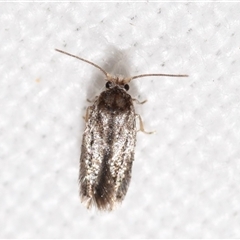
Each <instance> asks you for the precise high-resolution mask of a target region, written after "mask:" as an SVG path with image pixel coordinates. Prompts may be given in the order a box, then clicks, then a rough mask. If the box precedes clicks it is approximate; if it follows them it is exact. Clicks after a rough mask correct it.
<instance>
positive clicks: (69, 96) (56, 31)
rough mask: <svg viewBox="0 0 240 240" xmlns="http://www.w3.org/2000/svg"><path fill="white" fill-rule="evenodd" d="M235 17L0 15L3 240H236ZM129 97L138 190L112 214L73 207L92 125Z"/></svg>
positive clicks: (76, 8)
mask: <svg viewBox="0 0 240 240" xmlns="http://www.w3.org/2000/svg"><path fill="white" fill-rule="evenodd" d="M239 12H240V4H239V3H151V2H144V3H133V2H131V3H130V2H129V3H0V25H1V27H0V39H1V45H0V59H1V64H0V76H1V81H0V108H1V111H0V163H1V168H0V193H1V196H0V213H1V214H0V226H1V230H0V237H1V238H3V237H4V238H195V237H197V238H225V237H227V238H236V237H238V238H239V237H240V228H239V226H240V204H239V203H240V187H239V182H240V147H239V142H240V121H239V120H240V104H239V103H240V92H239V91H240V81H239V76H240V72H239V71H240V70H239V69H240V68H239V66H240V58H239V54H240V45H239V43H240V31H239V29H240V18H239ZM55 48H59V49H62V50H64V51H67V52H70V53H72V54H76V55H78V56H81V57H83V58H86V59H88V60H90V61H93V62H94V63H96V64H98V65H100V66H101V67H103V68H104V69H105V70H106V71H108V72H110V73H113V74H122V75H126V76H133V75H138V74H141V73H172V74H189V77H188V78H170V77H148V78H141V79H136V80H134V81H132V82H131V83H130V91H129V92H130V94H131V96H132V97H133V98H137V99H138V100H140V101H143V100H146V99H147V102H146V103H145V104H142V105H139V104H136V112H137V113H139V114H140V115H141V117H142V119H143V122H144V127H145V129H146V131H155V133H154V134H151V135H148V134H144V133H142V132H138V136H137V146H136V149H135V161H134V164H133V172H132V181H131V184H130V187H129V191H128V193H127V196H126V198H125V200H124V202H123V203H122V205H121V206H119V207H118V208H116V209H115V210H114V211H112V212H110V213H109V212H103V213H101V212H98V211H95V210H91V211H89V210H87V209H85V207H84V206H83V205H82V204H81V202H80V200H79V192H78V189H79V186H78V168H79V156H80V146H81V138H82V134H83V131H84V126H85V123H84V119H83V116H85V111H86V108H87V106H89V103H88V102H87V99H94V97H95V96H97V95H99V93H100V92H101V91H102V90H103V89H104V86H105V81H104V76H103V74H102V73H101V72H100V71H99V70H98V69H96V68H94V67H93V66H91V65H88V64H86V63H84V62H81V61H78V60H77V59H74V58H71V57H69V56H66V55H63V54H60V53H58V52H56V51H54V49H55Z"/></svg>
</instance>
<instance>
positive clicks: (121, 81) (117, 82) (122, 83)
mask: <svg viewBox="0 0 240 240" xmlns="http://www.w3.org/2000/svg"><path fill="white" fill-rule="evenodd" d="M105 80H106V81H107V82H106V85H105V86H106V88H107V89H110V88H113V87H115V86H118V87H120V88H122V89H125V90H126V91H128V90H129V85H128V83H129V82H130V81H131V79H130V78H124V77H122V76H112V75H110V74H109V73H107V77H106V79H105Z"/></svg>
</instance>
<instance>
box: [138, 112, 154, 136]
mask: <svg viewBox="0 0 240 240" xmlns="http://www.w3.org/2000/svg"><path fill="white" fill-rule="evenodd" d="M135 116H136V118H138V120H139V124H140V128H139V130H138V131H141V132H144V133H146V134H153V133H154V132H155V131H154V132H146V131H145V130H144V127H143V121H142V118H141V116H140V115H139V114H136V115H135Z"/></svg>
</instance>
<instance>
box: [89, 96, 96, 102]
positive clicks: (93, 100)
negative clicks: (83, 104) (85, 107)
mask: <svg viewBox="0 0 240 240" xmlns="http://www.w3.org/2000/svg"><path fill="white" fill-rule="evenodd" d="M97 98H98V96H96V97H94V98H93V99H92V100H91V99H87V101H88V102H90V103H94V102H95V101H96V99H97Z"/></svg>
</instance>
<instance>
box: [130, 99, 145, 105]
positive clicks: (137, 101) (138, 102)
mask: <svg viewBox="0 0 240 240" xmlns="http://www.w3.org/2000/svg"><path fill="white" fill-rule="evenodd" d="M132 100H133V101H135V102H136V103H137V104H144V103H145V102H147V100H144V101H142V102H140V101H139V100H138V99H136V98H133V99H132Z"/></svg>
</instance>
